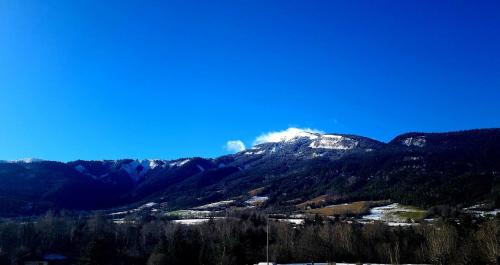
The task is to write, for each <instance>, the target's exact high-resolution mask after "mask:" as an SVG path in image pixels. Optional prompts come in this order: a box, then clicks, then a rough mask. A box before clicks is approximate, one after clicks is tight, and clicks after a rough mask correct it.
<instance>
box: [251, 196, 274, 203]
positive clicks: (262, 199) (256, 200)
mask: <svg viewBox="0 0 500 265" xmlns="http://www.w3.org/2000/svg"><path fill="white" fill-rule="evenodd" d="M267 200H269V197H266V196H253V197H252V198H250V199H248V200H246V201H245V203H247V204H259V203H263V202H265V201H267Z"/></svg>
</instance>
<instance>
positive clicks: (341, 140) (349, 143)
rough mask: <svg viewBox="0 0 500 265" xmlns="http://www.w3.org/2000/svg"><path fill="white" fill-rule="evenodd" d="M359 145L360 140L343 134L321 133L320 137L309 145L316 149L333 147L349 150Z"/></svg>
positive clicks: (334, 148)
mask: <svg viewBox="0 0 500 265" xmlns="http://www.w3.org/2000/svg"><path fill="white" fill-rule="evenodd" d="M357 145H358V142H357V141H355V140H353V139H351V138H348V137H344V136H341V135H332V134H328V135H321V136H320V137H319V138H318V139H316V140H313V142H311V144H310V145H309V147H310V148H314V149H318V148H320V149H333V150H349V149H353V148H354V147H356V146H357Z"/></svg>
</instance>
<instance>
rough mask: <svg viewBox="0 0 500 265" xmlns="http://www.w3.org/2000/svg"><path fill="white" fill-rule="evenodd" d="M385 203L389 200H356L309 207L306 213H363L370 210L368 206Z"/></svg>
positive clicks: (348, 214)
mask: <svg viewBox="0 0 500 265" xmlns="http://www.w3.org/2000/svg"><path fill="white" fill-rule="evenodd" d="M387 203H389V201H385V200H382V201H357V202H351V203H344V204H335V205H329V206H326V207H322V208H316V209H309V210H306V213H308V214H318V215H320V216H336V215H343V216H354V215H363V214H368V213H369V211H370V208H372V207H375V206H379V205H384V204H387Z"/></svg>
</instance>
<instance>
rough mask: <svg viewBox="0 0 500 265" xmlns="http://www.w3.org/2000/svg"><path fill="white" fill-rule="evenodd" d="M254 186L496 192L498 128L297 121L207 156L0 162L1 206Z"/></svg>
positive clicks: (280, 190)
mask: <svg viewBox="0 0 500 265" xmlns="http://www.w3.org/2000/svg"><path fill="white" fill-rule="evenodd" d="M257 193H258V194H261V195H265V196H267V197H269V200H268V201H267V204H266V207H274V208H276V209H280V208H282V209H286V208H287V207H289V206H293V205H295V204H297V203H300V202H303V201H306V200H308V199H311V198H314V197H317V196H320V195H327V196H328V198H329V199H330V200H331V201H332V202H345V201H352V200H366V199H370V200H372V199H392V200H394V201H398V202H401V203H408V204H413V205H419V206H424V207H425V206H432V205H439V204H450V205H458V204H463V205H470V204H473V203H476V202H482V201H490V202H492V203H495V204H496V205H497V206H498V204H499V201H500V129H480V130H470V131H459V132H449V133H407V134H402V135H399V136H397V137H396V138H394V139H393V140H392V141H390V142H388V143H382V142H379V141H376V140H373V139H370V138H366V137H362V136H356V135H345V134H321V133H317V132H313V131H307V130H300V129H294V130H289V131H287V132H286V133H285V134H282V135H279V137H276V138H273V139H268V141H266V142H261V143H258V144H257V145H255V146H253V147H252V148H250V149H247V150H244V151H242V152H239V153H237V154H232V155H226V156H222V157H218V158H214V159H204V158H198V157H196V158H184V159H178V160H133V159H123V160H103V161H83V160H77V161H72V162H68V163H62V162H55V161H43V160H19V161H2V162H0V215H2V216H18V215H31V214H38V213H41V212H44V211H46V210H48V209H63V208H65V209H71V210H93V209H105V208H110V207H117V206H123V205H127V204H134V203H140V202H145V201H148V202H151V201H154V202H158V203H164V205H167V206H168V207H170V208H172V209H176V208H181V207H194V206H197V205H203V204H206V203H211V202H215V201H218V200H223V199H231V198H245V197H250V196H251V195H255V194H257Z"/></svg>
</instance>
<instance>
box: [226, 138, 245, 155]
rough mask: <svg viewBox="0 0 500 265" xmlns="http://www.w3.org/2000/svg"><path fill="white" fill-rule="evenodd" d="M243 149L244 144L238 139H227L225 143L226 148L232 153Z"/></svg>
mask: <svg viewBox="0 0 500 265" xmlns="http://www.w3.org/2000/svg"><path fill="white" fill-rule="evenodd" d="M245 149H246V148H245V144H244V143H243V142H242V141H240V140H233V141H227V143H226V150H227V151H229V152H232V153H238V152H241V151H243V150H245Z"/></svg>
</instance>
